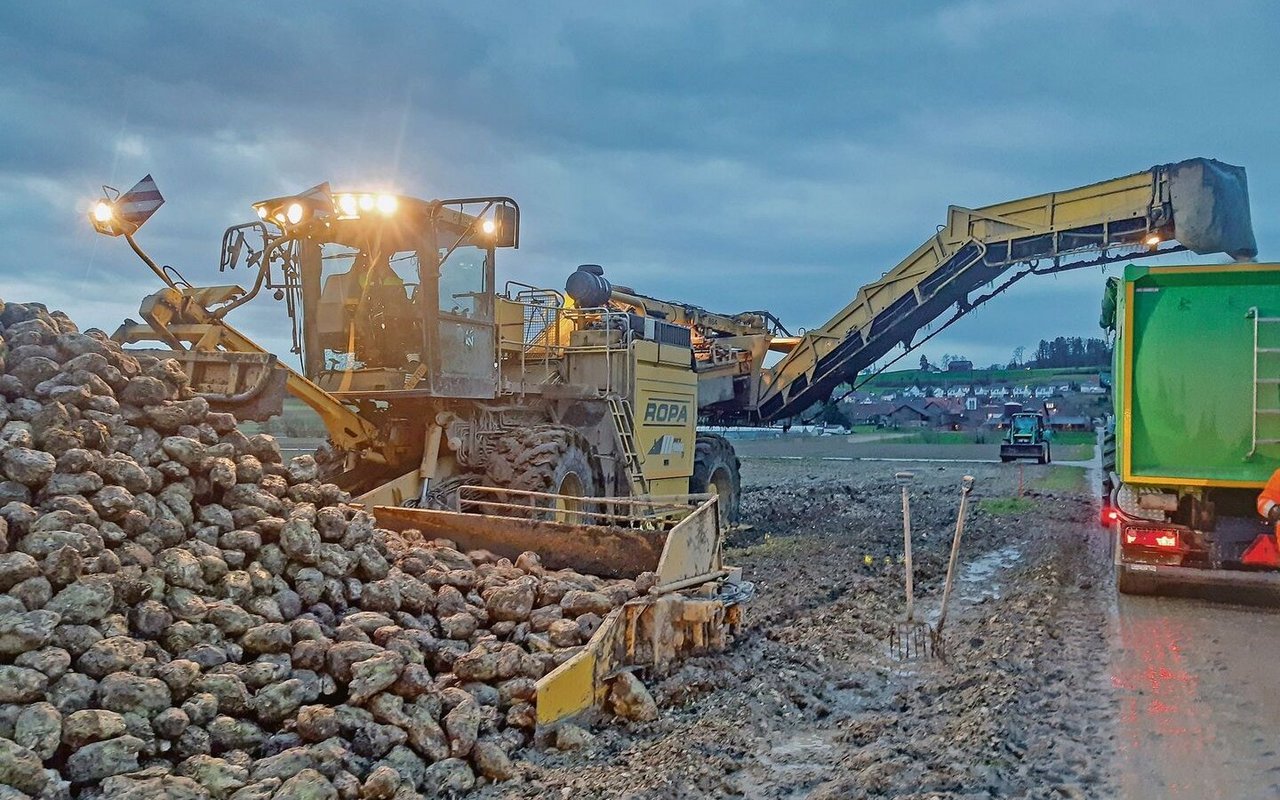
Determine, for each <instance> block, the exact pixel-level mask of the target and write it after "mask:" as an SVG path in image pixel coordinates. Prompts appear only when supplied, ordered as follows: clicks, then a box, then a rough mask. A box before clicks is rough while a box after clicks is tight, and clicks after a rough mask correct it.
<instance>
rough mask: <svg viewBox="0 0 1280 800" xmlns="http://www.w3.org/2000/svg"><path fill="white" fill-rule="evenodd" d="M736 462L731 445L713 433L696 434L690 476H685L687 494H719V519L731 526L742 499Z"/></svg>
mask: <svg viewBox="0 0 1280 800" xmlns="http://www.w3.org/2000/svg"><path fill="white" fill-rule="evenodd" d="M739 467H740V462H739V461H738V456H737V454H736V453H734V452H733V445H732V444H730V443H729V440H728V439H726V438H724V437H723V436H719V435H717V434H714V433H700V434H698V442H697V445H696V449H695V450H694V456H693V475H692V476H691V477H690V478H689V492H690V493H691V494H703V493H710V494H715V495H719V502H720V522H721V523H722V524H724V525H733V524H735V523H737V521H738V512H739V505H740V503H741V498H742V478H741V476H740V475H739Z"/></svg>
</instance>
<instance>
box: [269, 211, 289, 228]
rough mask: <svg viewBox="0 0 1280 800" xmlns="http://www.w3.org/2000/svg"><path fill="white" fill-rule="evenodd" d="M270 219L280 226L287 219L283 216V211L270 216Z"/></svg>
mask: <svg viewBox="0 0 1280 800" xmlns="http://www.w3.org/2000/svg"><path fill="white" fill-rule="evenodd" d="M271 218H272V219H274V220H275V221H276V222H278V223H280V224H281V225H283V224H284V223H285V220H287V219H288V217H286V216H285V215H284V212H283V211H277V212H276V213H274V214H272V215H271Z"/></svg>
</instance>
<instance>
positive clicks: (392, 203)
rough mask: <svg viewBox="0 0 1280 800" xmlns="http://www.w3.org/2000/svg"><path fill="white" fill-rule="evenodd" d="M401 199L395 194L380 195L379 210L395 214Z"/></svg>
mask: <svg viewBox="0 0 1280 800" xmlns="http://www.w3.org/2000/svg"><path fill="white" fill-rule="evenodd" d="M399 205H400V201H399V200H398V199H397V198H396V196H395V195H393V194H380V195H378V211H379V212H381V213H383V214H388V215H390V214H394V213H396V208H397V207H399Z"/></svg>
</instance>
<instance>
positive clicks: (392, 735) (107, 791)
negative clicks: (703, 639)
mask: <svg viewBox="0 0 1280 800" xmlns="http://www.w3.org/2000/svg"><path fill="white" fill-rule="evenodd" d="M0 308H2V310H0V338H2V339H3V347H2V348H0V357H2V359H3V363H2V364H0V398H2V399H0V590H3V594H0V800H10V799H11V798H23V797H33V798H34V797H39V798H71V797H78V798H138V800H141V798H156V797H162V796H163V797H166V798H169V800H182V799H183V798H235V800H267V798H276V799H277V800H286V799H288V800H302V798H308V799H312V798H317V799H319V798H412V797H418V796H445V795H452V794H457V793H462V792H465V791H467V790H469V789H471V788H472V787H474V786H476V785H478V784H483V783H485V782H489V781H501V780H504V779H507V778H510V777H512V776H513V775H515V774H516V773H517V772H518V763H519V762H518V760H515V759H513V758H512V753H513V752H514V751H516V750H518V749H520V748H522V747H525V746H527V745H529V744H530V742H531V738H532V735H533V732H534V719H535V713H534V706H533V703H532V701H533V698H534V693H535V681H536V680H537V679H538V678H539V677H541V676H543V675H545V674H546V673H547V672H549V671H550V670H552V669H553V668H554V667H555V666H557V665H558V664H560V663H562V662H563V661H564V660H565V659H567V658H568V657H570V656H571V655H572V654H573V653H575V652H577V650H578V649H580V647H581V645H582V644H583V643H584V642H585V641H586V639H587V638H588V637H589V636H590V634H591V633H592V632H593V631H594V630H595V628H596V627H598V626H599V624H600V621H601V618H602V616H603V615H605V614H607V613H608V612H609V610H610V609H612V608H613V607H615V606H617V605H619V604H621V603H623V602H625V601H626V600H627V599H629V598H631V597H634V596H636V595H637V592H638V591H647V589H648V588H649V587H650V586H651V585H652V581H653V576H652V574H646V575H642V576H640V578H638V579H637V580H636V581H628V580H615V581H606V580H603V579H600V578H596V577H591V576H584V575H580V574H577V573H573V572H570V571H555V572H553V571H548V570H545V569H543V568H542V567H541V565H540V563H539V560H538V557H537V556H536V555H535V554H533V553H525V554H523V555H521V556H520V557H519V558H518V559H516V560H515V562H514V563H512V562H511V561H510V560H508V559H504V558H498V557H496V556H495V555H493V554H492V553H488V552H484V551H473V552H467V553H464V552H460V551H459V550H458V549H457V548H456V547H455V546H454V544H453V543H452V542H448V541H445V540H441V539H435V540H426V539H424V537H422V536H421V535H420V534H418V533H417V532H416V531H405V532H403V533H392V532H390V531H386V530H381V529H379V528H377V527H376V524H375V521H374V519H373V517H372V516H371V515H370V514H369V513H367V512H365V511H363V510H359V509H357V508H353V507H351V506H350V505H348V503H347V501H349V500H350V498H349V497H348V495H346V494H345V493H344V492H343V491H341V490H340V489H338V488H337V487H336V486H333V485H332V484H324V483H321V482H319V481H318V479H317V466H316V462H315V460H314V458H313V457H311V456H300V457H297V458H294V459H292V460H290V461H287V462H286V461H284V460H283V459H282V457H281V454H280V450H279V448H278V446H277V445H276V443H275V441H274V440H273V439H272V438H271V437H269V436H265V435H253V436H247V435H245V434H244V433H242V432H241V431H240V430H238V429H237V427H236V420H235V418H234V417H233V416H231V415H230V414H225V413H215V412H211V411H210V410H209V407H208V404H207V402H206V401H205V400H204V399H203V398H200V397H195V396H194V395H193V393H192V392H191V390H190V388H189V386H188V381H187V377H186V375H185V374H184V373H183V371H182V370H181V368H180V367H179V365H178V363H177V362H176V361H173V360H171V359H157V358H151V357H147V356H134V355H130V354H129V353H127V352H125V351H122V350H121V348H120V347H119V346H118V345H117V344H115V343H114V342H112V341H111V340H110V339H109V338H108V337H107V336H106V335H105V334H103V333H102V332H101V331H95V330H90V331H86V332H83V333H82V332H80V331H79V330H78V329H77V328H76V326H75V325H74V324H73V323H72V321H71V320H70V319H68V318H67V317H66V316H65V315H63V314H61V313H58V312H53V313H50V312H49V311H47V310H46V309H45V307H44V306H41V305H39V304H34V303H33V304H26V305H23V304H16V303H9V304H3V303H0ZM627 678H628V679H627V680H624V681H621V682H620V683H619V684H617V685H616V686H615V688H614V697H613V699H614V700H615V703H616V705H615V708H616V709H617V710H618V711H619V712H625V713H626V714H628V715H630V716H638V717H640V718H651V717H652V715H653V714H654V713H655V712H654V708H653V705H652V700H651V698H649V697H648V695H647V693H646V692H645V691H644V687H643V686H642V685H641V684H640V683H639V681H636V680H635V679H633V678H630V676H627ZM562 738H563V737H562ZM571 738H572V737H571ZM562 744H564V743H563V742H562ZM565 746H567V745H565Z"/></svg>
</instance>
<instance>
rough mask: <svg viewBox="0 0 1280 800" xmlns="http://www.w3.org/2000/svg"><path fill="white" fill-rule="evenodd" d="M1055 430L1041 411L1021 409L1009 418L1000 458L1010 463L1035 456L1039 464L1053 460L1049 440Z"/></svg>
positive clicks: (1001, 444)
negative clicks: (1046, 422)
mask: <svg viewBox="0 0 1280 800" xmlns="http://www.w3.org/2000/svg"><path fill="white" fill-rule="evenodd" d="M1052 438H1053V431H1051V430H1050V429H1049V426H1048V425H1046V424H1045V416H1044V414H1042V413H1041V412H1039V411H1019V412H1017V413H1016V414H1014V415H1013V416H1011V417H1010V418H1009V427H1008V428H1007V429H1006V430H1005V434H1004V441H1003V442H1001V443H1000V460H1001V461H1003V462H1005V463H1008V462H1010V461H1017V460H1018V459H1020V458H1034V459H1035V460H1036V462H1037V463H1039V464H1048V463H1049V462H1050V461H1052V460H1053V458H1052V453H1051V451H1050V449H1049V440H1050V439H1052Z"/></svg>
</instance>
